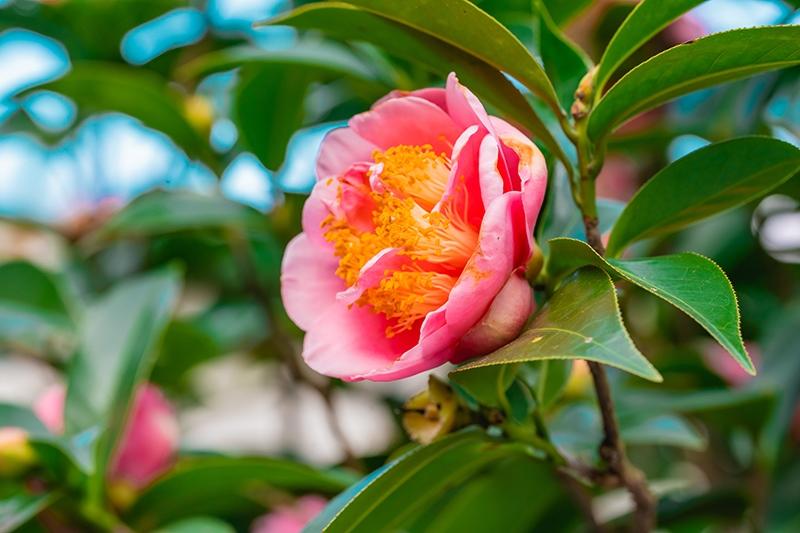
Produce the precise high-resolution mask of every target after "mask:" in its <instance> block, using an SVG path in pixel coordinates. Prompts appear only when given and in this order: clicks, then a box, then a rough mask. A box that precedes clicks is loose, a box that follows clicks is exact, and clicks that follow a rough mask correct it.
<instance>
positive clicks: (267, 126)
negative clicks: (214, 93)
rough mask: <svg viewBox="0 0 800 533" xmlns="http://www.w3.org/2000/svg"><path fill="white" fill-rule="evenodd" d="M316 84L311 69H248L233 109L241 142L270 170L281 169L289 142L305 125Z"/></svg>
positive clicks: (242, 72) (267, 67)
mask: <svg viewBox="0 0 800 533" xmlns="http://www.w3.org/2000/svg"><path fill="white" fill-rule="evenodd" d="M313 81H314V73H313V71H311V70H310V69H307V68H292V67H285V66H282V65H248V66H246V67H244V68H243V69H242V71H241V73H240V81H239V84H238V85H237V87H236V95H235V98H234V105H233V118H234V121H235V122H236V125H237V126H238V128H239V132H240V138H239V141H240V142H241V144H242V147H243V148H244V149H245V150H248V151H250V152H252V153H254V154H255V155H256V156H257V157H258V158H259V159H260V160H261V162H262V163H263V164H264V166H265V167H267V168H268V169H269V170H272V171H275V170H277V169H278V167H280V166H281V163H283V156H284V154H285V153H286V145H287V144H288V143H289V139H290V138H291V136H292V134H293V133H294V132H295V131H297V130H298V129H300V126H302V125H303V119H304V117H305V99H306V93H307V92H308V89H309V87H310V86H311V83H312V82H313ZM265 103H266V105H265Z"/></svg>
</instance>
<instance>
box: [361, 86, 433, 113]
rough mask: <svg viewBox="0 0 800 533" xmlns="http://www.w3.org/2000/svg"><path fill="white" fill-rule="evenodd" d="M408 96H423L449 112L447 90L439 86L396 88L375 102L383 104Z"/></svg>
mask: <svg viewBox="0 0 800 533" xmlns="http://www.w3.org/2000/svg"><path fill="white" fill-rule="evenodd" d="M407 96H416V97H418V98H422V99H423V100H427V101H429V102H430V103H432V104H436V105H437V106H439V107H440V108H442V111H445V112H447V97H446V95H445V90H444V89H440V88H438V87H427V88H425V89H417V90H416V91H399V90H395V91H392V92H390V93H389V94H387V95H386V96H384V97H383V98H381V99H380V100H378V101H377V102H375V104H381V103H383V102H386V101H387V100H392V99H394V98H405V97H407Z"/></svg>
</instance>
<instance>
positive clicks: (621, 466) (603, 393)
mask: <svg viewBox="0 0 800 533" xmlns="http://www.w3.org/2000/svg"><path fill="white" fill-rule="evenodd" d="M583 221H584V228H585V229H586V241H587V242H588V243H589V245H590V246H591V247H592V248H594V250H595V251H596V252H597V253H598V254H600V255H604V254H605V247H604V246H603V241H602V237H601V235H600V231H599V229H598V220H597V217H596V216H584V218H583ZM588 363H589V370H590V371H591V373H592V380H593V381H594V388H595V391H596V393H597V403H598V406H599V408H600V415H601V417H602V420H603V431H604V433H605V437H604V439H603V442H602V443H601V444H600V449H599V453H600V458H601V459H602V460H603V461H604V462H605V463H606V467H607V469H608V472H609V473H610V474H612V475H613V476H614V477H616V478H617V480H618V483H619V484H621V485H623V486H625V488H627V489H628V492H630V494H631V497H632V498H633V501H634V503H635V505H636V510H635V512H634V520H633V524H632V529H633V531H636V532H646V531H652V530H653V528H655V525H656V513H655V508H656V500H655V498H654V497H653V495H652V493H651V492H650V489H649V487H648V486H647V479H646V478H645V476H644V474H643V473H642V472H641V471H640V470H639V469H638V468H636V467H635V466H633V464H631V463H630V462H629V461H628V459H627V456H626V454H625V444H624V443H623V442H622V439H621V438H620V434H619V425H618V424H617V418H616V415H615V414H614V401H613V399H612V398H611V387H610V386H609V384H608V376H607V375H606V371H605V368H604V367H603V365H601V364H600V363H595V362H593V361H588Z"/></svg>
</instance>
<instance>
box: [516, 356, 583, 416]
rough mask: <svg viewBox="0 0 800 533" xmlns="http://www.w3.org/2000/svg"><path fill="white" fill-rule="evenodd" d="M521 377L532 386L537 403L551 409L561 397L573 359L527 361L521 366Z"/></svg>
mask: <svg viewBox="0 0 800 533" xmlns="http://www.w3.org/2000/svg"><path fill="white" fill-rule="evenodd" d="M519 373H520V377H521V378H522V379H523V380H524V381H525V382H526V383H527V384H528V386H529V387H531V390H533V391H534V394H535V396H536V403H537V404H538V405H539V406H540V407H541V408H542V409H549V408H550V407H552V406H553V404H555V402H556V401H557V400H558V399H559V398H560V397H561V394H562V393H563V392H564V388H565V387H566V386H567V382H568V381H569V377H570V374H571V373H572V361H570V360H568V359H546V360H544V361H533V362H529V363H525V364H524V365H523V366H522V367H521V368H520V372H519Z"/></svg>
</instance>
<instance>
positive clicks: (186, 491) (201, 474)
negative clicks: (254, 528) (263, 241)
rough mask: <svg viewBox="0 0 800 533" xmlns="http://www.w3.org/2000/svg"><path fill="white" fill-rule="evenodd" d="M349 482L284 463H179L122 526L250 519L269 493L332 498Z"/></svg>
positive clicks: (253, 460) (140, 500)
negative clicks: (197, 518)
mask: <svg viewBox="0 0 800 533" xmlns="http://www.w3.org/2000/svg"><path fill="white" fill-rule="evenodd" d="M352 482H353V478H352V477H351V476H350V475H348V474H345V473H343V472H339V471H330V472H325V471H320V470H316V469H314V468H312V467H310V466H307V465H303V464H300V463H295V462H292V461H288V460H285V459H273V458H269V457H252V458H246V457H223V456H207V457H195V458H187V459H183V460H182V461H180V462H179V463H178V464H177V465H176V466H175V468H174V469H172V470H171V471H170V472H169V473H168V474H166V475H165V476H163V477H161V478H159V479H158V480H156V481H155V482H154V483H153V484H152V485H150V486H149V487H148V488H147V489H145V490H144V492H142V493H141V495H140V496H139V498H138V499H137V500H136V502H135V503H134V504H133V506H132V507H131V509H130V510H129V511H128V513H127V515H126V521H128V522H129V523H131V524H133V525H135V526H136V527H135V529H136V530H137V531H149V530H151V529H153V528H157V527H162V526H163V525H164V524H168V523H170V522H174V521H176V520H182V519H184V518H190V517H193V516H194V515H196V513H197V512H198V511H202V512H203V513H205V514H208V515H212V516H218V517H222V518H228V517H230V518H237V519H239V520H241V519H242V518H243V517H245V518H250V519H252V518H254V517H256V516H258V515H259V514H262V513H263V512H264V507H263V505H261V504H260V503H259V495H263V493H264V492H265V491H268V490H275V489H279V490H285V491H296V492H320V493H323V494H331V493H336V492H339V491H341V490H344V489H345V488H346V487H347V485H348V484H349V483H352Z"/></svg>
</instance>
